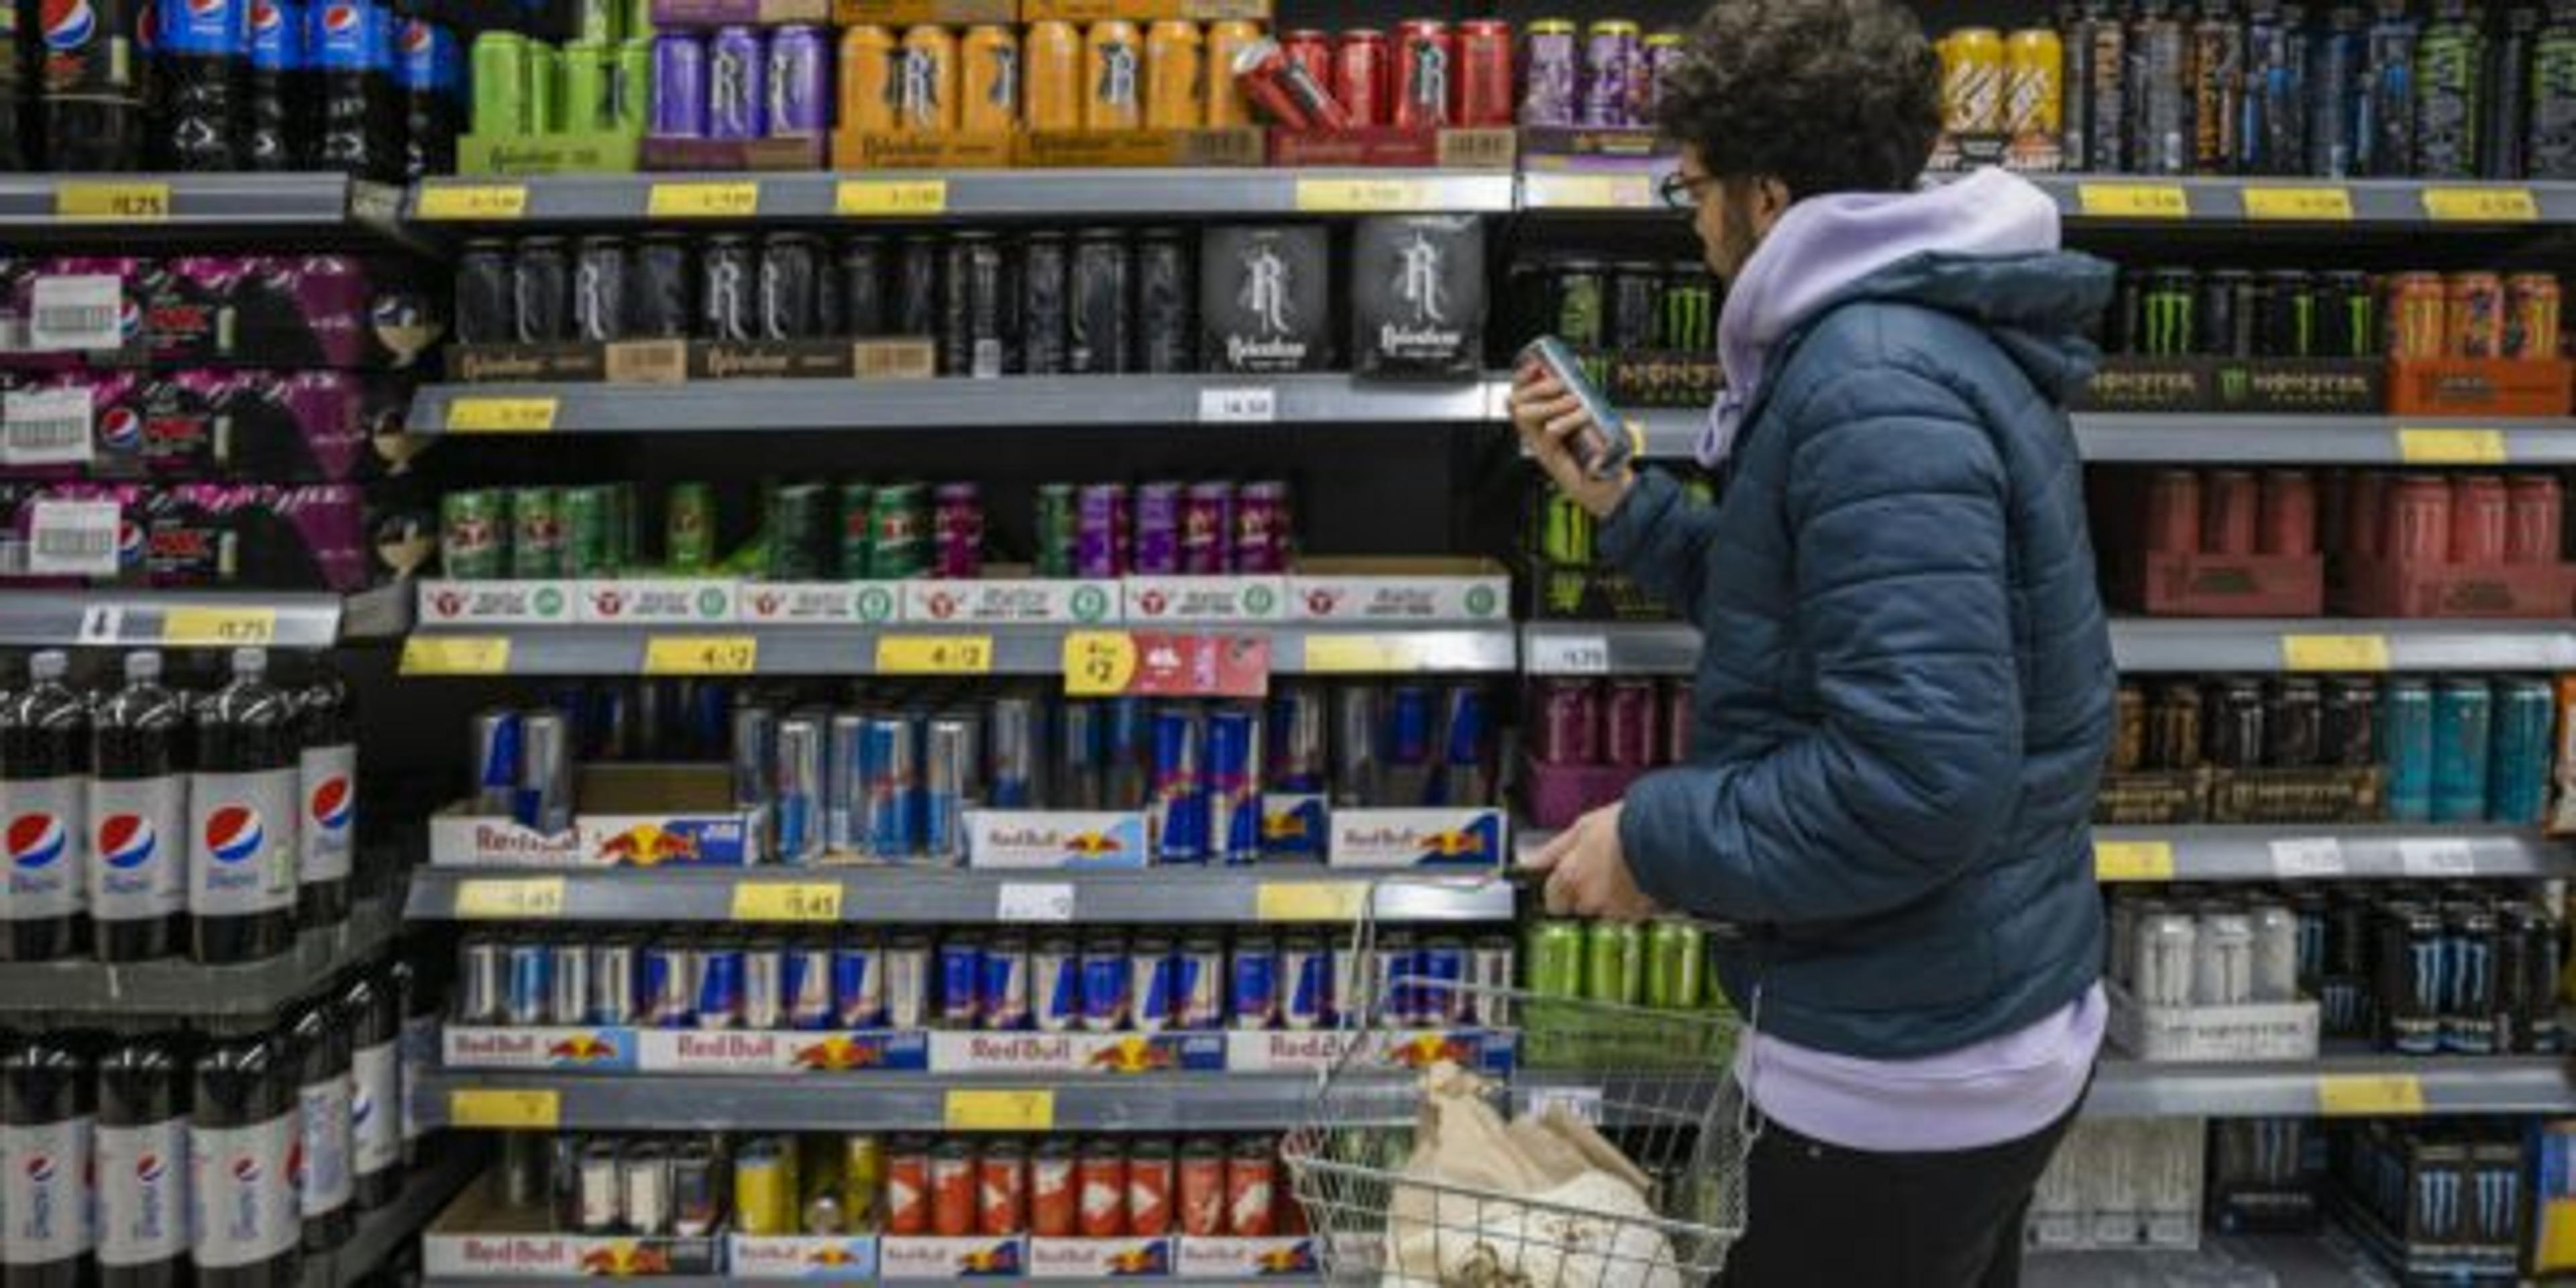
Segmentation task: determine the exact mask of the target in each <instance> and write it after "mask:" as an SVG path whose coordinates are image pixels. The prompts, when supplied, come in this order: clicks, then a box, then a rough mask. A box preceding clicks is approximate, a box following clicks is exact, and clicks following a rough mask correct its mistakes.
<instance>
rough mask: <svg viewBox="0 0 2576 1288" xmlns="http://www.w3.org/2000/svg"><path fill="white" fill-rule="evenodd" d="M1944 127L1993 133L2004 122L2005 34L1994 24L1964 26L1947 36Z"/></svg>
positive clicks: (1943, 73) (1942, 45) (1942, 44)
mask: <svg viewBox="0 0 2576 1288" xmlns="http://www.w3.org/2000/svg"><path fill="white" fill-rule="evenodd" d="M1938 48H1939V50H1940V54H1941V127H1942V128H1943V129H1946V130H1948V131H1950V132H1951V133H1952V134H1992V133H1994V132H1995V131H1997V130H2000V129H2002V128H2003V125H2004V36H2003V33H2002V32H2000V31H1997V30H1995V29H1994V28H1992V27H1961V28H1960V29H1958V30H1957V31H1954V32H1951V33H1950V34H1949V35H1948V36H1947V37H1945V38H1943V39H1942V41H1941V42H1940V44H1939V46H1938Z"/></svg>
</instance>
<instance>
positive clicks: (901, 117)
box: [894, 23, 957, 134]
mask: <svg viewBox="0 0 2576 1288" xmlns="http://www.w3.org/2000/svg"><path fill="white" fill-rule="evenodd" d="M897 68H898V70H897V71H896V73H895V94H894V126H895V128H896V129H898V130H903V131H906V132H907V133H913V134H944V133H948V132H950V131H953V130H955V129H956V128H957V41H956V39H955V38H954V37H951V36H950V35H949V34H948V29H947V28H946V27H934V26H931V25H929V24H927V23H924V24H923V25H921V26H918V27H913V28H910V29H908V30H906V31H905V32H904V33H903V49H902V50H901V51H900V53H899V55H898V57H897Z"/></svg>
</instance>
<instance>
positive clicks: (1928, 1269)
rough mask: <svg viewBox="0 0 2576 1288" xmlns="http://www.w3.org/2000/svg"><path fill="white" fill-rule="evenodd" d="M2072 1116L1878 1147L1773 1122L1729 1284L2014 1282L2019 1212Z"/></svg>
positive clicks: (1812, 1286) (1846, 1286)
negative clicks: (1982, 1140) (2025, 1129)
mask: <svg viewBox="0 0 2576 1288" xmlns="http://www.w3.org/2000/svg"><path fill="white" fill-rule="evenodd" d="M2074 1121H2075V1114H2074V1112H2073V1111H2071V1110H2070V1111H2069V1112H2068V1113H2067V1115H2066V1116H2065V1117H2063V1118H2060V1119H2058V1120H2057V1121H2056V1122H2054V1123H2051V1124H2049V1125H2048V1126H2046V1127H2044V1128H2041V1129H2040V1130H2039V1131H2037V1132H2034V1133H2032V1134H2031V1135H2028V1136H2025V1137H2022V1138H2021V1139H2019V1140H2010V1141H2005V1142H2004V1143H2002V1144H2000V1145H1990V1146H1987V1147H1985V1148H1982V1149H1962V1150H1943V1151H1937V1152H1931V1153H1920V1154H1877V1153H1871V1152H1868V1151H1866V1150H1857V1149H1845V1148H1843V1147H1841V1146H1839V1145H1828V1144H1826V1143H1824V1142H1823V1141H1819V1140H1813V1139H1810V1138H1808V1137H1805V1136H1801V1135H1799V1134H1798V1133H1796V1132H1793V1131H1791V1130H1789V1129H1788V1128H1786V1127H1783V1126H1781V1125H1780V1124H1779V1123H1776V1122H1771V1123H1765V1124H1764V1125H1763V1128H1762V1137H1761V1139H1760V1140H1758V1141H1756V1142H1755V1143H1754V1146H1753V1157H1752V1160H1751V1165H1750V1168H1749V1176H1748V1179H1747V1188H1746V1191H1745V1196H1746V1204H1747V1210H1746V1220H1747V1225H1746V1227H1745V1233H1744V1238H1743V1239H1742V1240H1741V1241H1739V1242H1738V1243H1737V1244H1736V1245H1735V1250H1734V1252H1733V1253H1732V1254H1731V1255H1730V1256H1729V1257H1728V1258H1727V1265H1726V1278H1725V1280H1724V1283H1725V1285H1726V1288H1822V1286H1824V1285H1831V1288H2016V1285H2018V1284H2019V1283H2020V1282H2021V1227H2022V1218H2023V1217H2024V1216H2025V1215H2027V1214H2028V1213H2029V1211H2030V1196H2031V1191H2032V1189H2034V1188H2035V1187H2037V1186H2038V1184H2039V1177H2040V1173H2042V1172H2045V1171H2047V1170H2048V1160H2049V1156H2050V1155H2053V1154H2055V1153H2056V1152H2057V1145H2058V1142H2059V1141H2061V1140H2063V1139H2065V1137H2066V1131H2067V1128H2069V1127H2070V1126H2072V1125H2073V1124H2074Z"/></svg>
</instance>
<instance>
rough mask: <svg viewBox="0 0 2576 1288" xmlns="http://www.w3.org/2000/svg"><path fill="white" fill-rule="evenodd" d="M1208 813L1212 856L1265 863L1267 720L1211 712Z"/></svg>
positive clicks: (1231, 709)
mask: <svg viewBox="0 0 2576 1288" xmlns="http://www.w3.org/2000/svg"><path fill="white" fill-rule="evenodd" d="M1207 812H1208V837H1209V840H1210V841H1211V843H1212V845H1211V848H1212V851H1213V853H1212V854H1211V855H1210V857H1212V858H1217V859H1221V860H1223V861H1225V862H1227V863H1251V862H1255V861H1256V860H1258V859H1260V857H1261V717H1260V715H1259V714H1258V713H1256V712H1255V711H1253V710H1252V709H1251V708H1249V707H1238V706H1225V707H1218V708H1217V709H1216V710H1214V711H1211V712H1209V713H1208V717H1207Z"/></svg>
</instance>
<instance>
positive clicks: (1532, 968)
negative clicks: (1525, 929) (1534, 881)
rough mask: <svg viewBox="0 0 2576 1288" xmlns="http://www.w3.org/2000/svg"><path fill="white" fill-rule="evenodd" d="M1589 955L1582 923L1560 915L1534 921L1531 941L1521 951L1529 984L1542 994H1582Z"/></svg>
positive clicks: (1530, 929)
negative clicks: (1585, 962)
mask: <svg viewBox="0 0 2576 1288" xmlns="http://www.w3.org/2000/svg"><path fill="white" fill-rule="evenodd" d="M1588 955H1589V954H1588V952H1587V951H1586V947H1585V943H1584V933H1583V923H1582V922H1579V921H1567V920H1563V919H1560V918H1550V919H1548V920H1545V921H1534V922H1531V923H1530V928H1529V935H1528V943H1527V944H1526V946H1525V947H1524V948H1523V949H1522V952H1521V960H1522V961H1523V962H1524V963H1526V964H1525V966H1524V968H1523V969H1524V971H1525V975H1526V978H1525V986H1526V987H1527V988H1528V989H1529V991H1530V992H1532V993H1534V994H1537V995H1538V996H1540V997H1562V998H1569V999H1571V998H1579V997H1582V996H1583V971H1584V959H1585V957H1587V956H1588Z"/></svg>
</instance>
